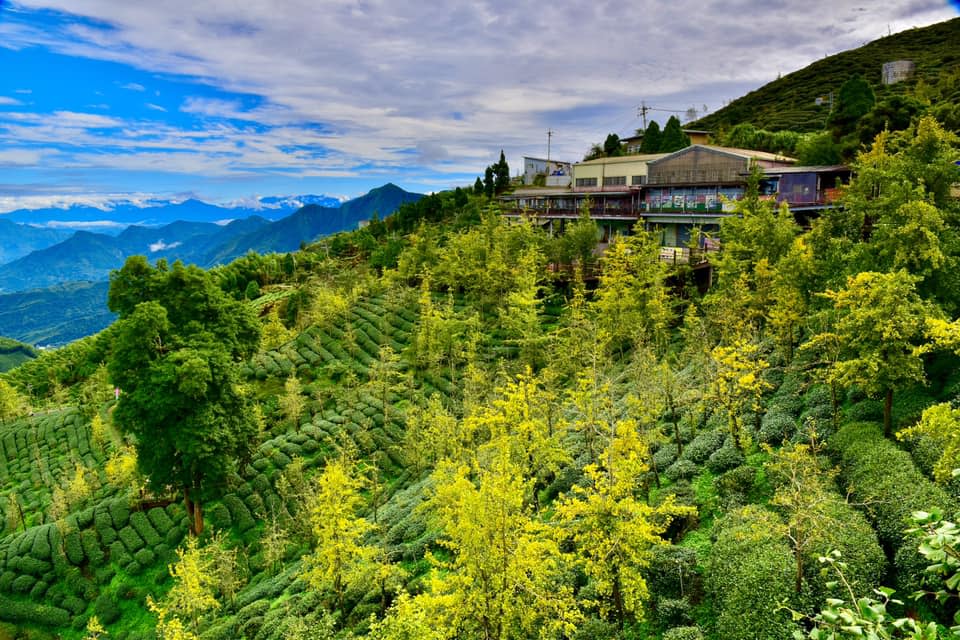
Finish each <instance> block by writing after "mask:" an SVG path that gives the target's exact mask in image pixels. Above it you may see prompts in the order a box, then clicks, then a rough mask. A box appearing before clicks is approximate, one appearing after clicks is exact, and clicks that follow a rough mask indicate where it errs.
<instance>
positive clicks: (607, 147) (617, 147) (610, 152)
mask: <svg viewBox="0 0 960 640" xmlns="http://www.w3.org/2000/svg"><path fill="white" fill-rule="evenodd" d="M603 155H605V156H606V157H608V158H615V157H618V156H622V155H623V146H622V145H621V144H620V136H618V135H617V134H615V133H610V134H607V138H606V140H604V141H603Z"/></svg>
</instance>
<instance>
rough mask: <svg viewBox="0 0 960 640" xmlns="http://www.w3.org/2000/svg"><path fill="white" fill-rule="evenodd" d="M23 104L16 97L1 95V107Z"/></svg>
mask: <svg viewBox="0 0 960 640" xmlns="http://www.w3.org/2000/svg"><path fill="white" fill-rule="evenodd" d="M21 104H23V103H22V102H20V101H19V100H17V99H16V98H8V97H7V96H0V107H15V106H17V105H21Z"/></svg>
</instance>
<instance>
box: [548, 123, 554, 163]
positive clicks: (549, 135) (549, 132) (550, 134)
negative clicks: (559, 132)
mask: <svg viewBox="0 0 960 640" xmlns="http://www.w3.org/2000/svg"><path fill="white" fill-rule="evenodd" d="M552 137H553V130H552V129H547V162H550V138H552Z"/></svg>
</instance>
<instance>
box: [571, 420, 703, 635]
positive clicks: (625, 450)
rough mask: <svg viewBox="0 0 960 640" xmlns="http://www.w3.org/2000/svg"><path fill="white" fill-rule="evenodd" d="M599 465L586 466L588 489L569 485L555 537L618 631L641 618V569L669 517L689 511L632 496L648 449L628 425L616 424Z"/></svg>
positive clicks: (633, 425)
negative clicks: (564, 543) (569, 550)
mask: <svg viewBox="0 0 960 640" xmlns="http://www.w3.org/2000/svg"><path fill="white" fill-rule="evenodd" d="M614 429H615V435H614V436H613V439H612V441H611V442H610V444H609V446H608V447H607V448H606V449H605V450H604V452H603V453H602V454H601V456H600V462H599V463H598V464H590V465H587V466H586V467H585V469H584V473H585V475H586V478H587V480H588V484H587V486H574V488H573V490H572V491H571V492H570V494H568V495H567V496H566V497H565V498H564V499H563V500H562V501H561V502H560V503H559V504H558V505H557V508H556V513H557V522H558V527H559V530H558V535H559V536H560V538H561V539H565V538H569V539H570V540H572V542H573V544H574V546H575V548H576V553H577V556H578V559H579V565H580V566H581V567H582V569H583V571H584V573H586V575H587V576H588V577H589V578H590V579H591V580H593V582H594V584H595V586H596V592H597V595H598V596H599V597H600V601H599V602H598V603H597V604H598V605H599V610H600V612H601V614H604V615H611V614H612V615H613V617H614V618H615V619H616V621H617V622H618V623H619V625H620V626H623V624H624V622H625V621H626V620H627V618H628V616H629V617H634V618H637V619H639V618H642V616H643V603H644V601H646V600H647V599H648V597H649V592H648V589H647V584H646V581H645V579H644V578H643V574H642V572H641V569H643V568H644V567H645V566H647V565H648V564H649V562H650V559H651V558H652V556H653V549H654V548H655V547H656V546H657V545H661V544H665V543H666V541H665V540H664V539H663V538H662V534H663V533H664V532H665V531H666V529H667V527H668V526H669V524H670V521H671V519H672V518H673V517H674V516H677V515H681V514H687V513H690V512H692V511H693V508H691V507H683V506H678V505H676V504H675V503H674V502H673V500H672V498H668V499H667V500H665V501H664V502H663V503H661V504H660V505H659V506H656V507H652V506H650V505H648V504H647V503H645V502H643V501H642V500H639V499H638V498H637V497H636V495H635V492H636V490H637V488H638V486H639V484H640V480H641V477H642V476H643V474H645V473H646V472H647V470H648V468H649V467H648V465H647V457H648V455H647V448H646V446H645V445H644V444H643V443H642V442H641V440H640V438H639V437H638V435H637V425H636V423H634V422H633V421H632V420H622V421H619V422H617V423H616V425H615V427H614Z"/></svg>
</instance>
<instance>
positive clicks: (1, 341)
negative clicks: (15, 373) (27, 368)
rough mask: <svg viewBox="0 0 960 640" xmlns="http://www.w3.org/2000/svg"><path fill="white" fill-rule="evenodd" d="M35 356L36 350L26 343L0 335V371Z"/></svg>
mask: <svg viewBox="0 0 960 640" xmlns="http://www.w3.org/2000/svg"><path fill="white" fill-rule="evenodd" d="M36 357H37V350H36V349H34V348H33V347H31V346H30V345H28V344H24V343H22V342H17V341H16V340H11V339H10V338H3V337H0V373H3V372H4V371H9V370H10V369H13V368H14V367H18V366H20V365H21V364H23V363H24V362H26V361H28V360H32V359H33V358H36Z"/></svg>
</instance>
